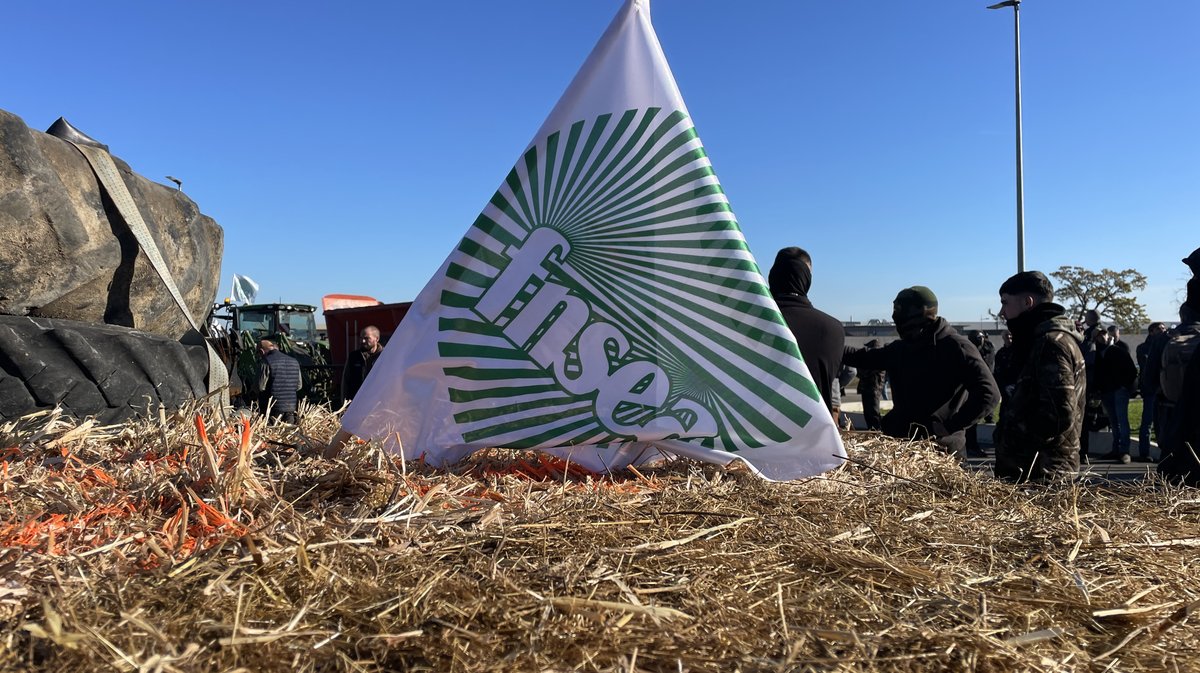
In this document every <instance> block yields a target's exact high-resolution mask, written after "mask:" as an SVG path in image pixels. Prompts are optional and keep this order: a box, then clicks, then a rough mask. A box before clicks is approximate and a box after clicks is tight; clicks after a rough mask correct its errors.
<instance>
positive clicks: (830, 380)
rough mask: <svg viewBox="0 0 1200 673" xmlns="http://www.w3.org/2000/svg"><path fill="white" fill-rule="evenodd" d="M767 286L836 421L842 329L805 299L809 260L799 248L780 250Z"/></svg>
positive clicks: (810, 265) (836, 322) (843, 332)
mask: <svg viewBox="0 0 1200 673" xmlns="http://www.w3.org/2000/svg"><path fill="white" fill-rule="evenodd" d="M767 283H768V284H769V285H770V289H771V296H772V297H773V298H774V299H775V303H776V304H778V305H779V312H780V313H782V314H783V319H784V321H785V322H786V323H787V326H788V329H790V330H791V331H792V334H793V335H794V336H795V337H796V345H798V346H799V347H800V356H801V357H802V358H803V359H804V364H805V365H807V366H808V372H809V374H811V375H812V377H813V382H814V383H816V384H817V390H820V391H821V397H822V398H823V399H824V400H825V405H826V406H827V407H829V411H830V413H831V414H832V415H833V417H834V419H835V420H836V419H837V417H838V414H839V411H840V408H841V391H840V389H839V385H838V372H840V371H841V369H842V348H843V347H844V346H845V344H846V329H845V328H844V327H843V326H842V322H841V321H840V320H838V319H837V318H834V317H833V316H831V315H829V314H827V313H824V312H822V311H818V310H817V309H816V308H813V305H812V302H811V301H809V299H808V289H809V288H810V287H811V286H812V257H810V256H809V254H808V253H807V252H806V251H805V250H804V249H802V248H795V247H792V248H784V249H783V250H780V251H779V252H778V254H776V255H775V263H774V264H772V265H771V272H770V273H769V274H768V275H767Z"/></svg>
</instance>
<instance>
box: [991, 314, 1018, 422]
mask: <svg viewBox="0 0 1200 673" xmlns="http://www.w3.org/2000/svg"><path fill="white" fill-rule="evenodd" d="M1000 338H1001V340H1002V341H1003V342H1004V345H1003V346H1001V347H1000V350H998V351H996V364H995V366H994V367H992V375H993V376H994V377H996V385H997V386H998V387H999V388H1000V404H1001V405H1003V404H1005V403H1007V402H1008V398H1009V396H1011V395H1012V388H1013V386H1015V385H1016V383H1017V374H1019V373H1020V372H1019V371H1018V370H1017V368H1016V363H1015V362H1013V355H1014V354H1015V350H1014V349H1013V345H1012V343H1013V340H1012V332H1010V331H1008V330H1004V333H1003V334H1002V335H1001V336H1000Z"/></svg>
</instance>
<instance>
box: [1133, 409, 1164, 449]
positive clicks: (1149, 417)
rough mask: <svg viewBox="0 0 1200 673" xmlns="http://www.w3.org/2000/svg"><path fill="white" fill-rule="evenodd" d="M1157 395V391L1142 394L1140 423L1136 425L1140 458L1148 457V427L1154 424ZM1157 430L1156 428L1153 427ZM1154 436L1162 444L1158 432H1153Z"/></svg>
mask: <svg viewBox="0 0 1200 673" xmlns="http://www.w3.org/2000/svg"><path fill="white" fill-rule="evenodd" d="M1156 397H1158V394H1157V393H1150V394H1149V395H1142V424H1141V425H1140V426H1138V455H1139V456H1141V457H1142V458H1149V457H1150V428H1151V427H1152V426H1153V425H1154V411H1155V409H1154V402H1155V399H1154V398H1156ZM1155 430H1157V428H1155ZM1154 438H1155V439H1157V440H1158V443H1159V444H1162V437H1159V436H1158V433H1157V432H1155V433H1154Z"/></svg>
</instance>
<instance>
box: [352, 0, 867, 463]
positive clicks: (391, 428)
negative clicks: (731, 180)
mask: <svg viewBox="0 0 1200 673" xmlns="http://www.w3.org/2000/svg"><path fill="white" fill-rule="evenodd" d="M343 427H344V429H346V430H349V431H350V432H353V433H354V434H356V435H358V436H360V437H364V438H370V439H379V440H383V441H384V442H385V445H387V446H388V447H389V448H390V449H392V450H400V449H401V447H402V450H403V452H404V455H405V456H406V457H408V458H415V457H417V456H421V455H424V456H425V459H426V460H427V461H429V462H432V463H434V464H449V463H453V462H456V461H458V460H460V459H461V458H463V457H465V456H467V455H468V454H470V453H471V452H473V451H475V450H478V449H481V448H486V447H507V448H517V449H538V450H541V451H546V452H549V453H552V454H555V455H558V456H562V457H565V458H568V459H569V460H570V461H571V462H573V463H577V464H580V465H583V466H584V467H587V468H590V469H593V470H597V471H603V470H611V469H619V468H622V467H625V466H627V465H629V464H631V463H638V462H643V461H645V460H648V459H651V458H655V457H658V456H660V455H663V454H666V455H679V456H687V457H690V458H696V459H700V460H705V461H709V462H715V463H719V464H722V465H724V464H728V463H730V462H731V461H734V460H739V459H740V460H742V461H744V462H745V463H746V464H748V466H749V467H751V468H752V469H753V470H754V471H755V472H756V473H758V474H760V475H762V476H764V477H767V478H770V479H779V480H784V479H795V478H799V477H805V476H810V475H813V474H817V473H820V472H823V471H825V470H828V469H830V468H833V467H835V466H837V465H839V464H840V463H841V462H842V460H843V458H844V456H845V452H844V449H843V447H842V443H841V440H840V438H839V436H838V433H837V430H836V428H835V427H834V424H833V420H832V419H831V418H830V415H829V412H828V410H827V409H826V407H825V405H824V403H823V402H822V401H821V395H820V394H819V393H818V392H817V389H816V386H815V385H814V384H813V381H812V378H811V376H810V375H809V373H808V369H807V368H806V367H805V366H804V363H803V362H802V361H801V358H800V352H799V350H798V349H797V347H796V342H795V339H794V338H793V337H792V334H791V332H789V331H788V328H787V326H786V325H785V324H784V321H783V319H782V317H781V316H780V314H779V309H778V307H777V306H776V305H775V302H774V300H772V299H771V295H770V293H769V292H768V290H767V286H766V283H765V281H764V280H763V277H762V274H761V273H760V271H759V268H758V265H757V264H756V263H755V261H754V258H753V257H752V256H751V255H750V251H749V249H748V248H747V246H746V241H745V239H744V238H743V237H742V233H741V231H740V229H739V228H738V224H737V221H736V220H735V218H734V216H733V212H732V211H731V210H730V207H729V202H728V200H727V199H726V197H725V194H724V192H723V191H722V190H721V185H720V183H719V182H718V181H717V177H716V174H715V173H714V172H713V169H712V165H711V164H710V162H709V160H708V157H707V156H706V154H705V151H704V146H703V145H702V144H701V142H700V138H699V137H698V136H697V135H696V131H695V129H694V128H693V127H692V120H691V118H690V117H689V116H688V112H687V108H686V107H685V106H684V104H683V99H682V97H681V96H680V94H679V89H678V88H677V87H676V85H675V79H674V77H672V75H671V71H670V69H669V68H668V66H667V62H666V58H665V57H664V55H663V52H662V47H661V46H660V45H659V43H658V38H657V37H656V36H655V34H654V29H653V27H652V26H651V24H650V12H649V3H648V2H647V0H628V1H627V2H626V3H625V5H624V6H623V7H622V8H621V10H620V12H618V14H617V16H616V18H614V19H613V22H612V24H611V25H610V26H609V27H608V30H607V31H606V32H605V33H604V36H603V37H601V38H600V42H599V44H597V45H596V47H595V49H594V50H593V51H592V53H591V55H590V56H589V57H588V59H587V62H585V63H584V65H583V67H582V68H581V69H580V71H579V73H578V74H577V75H576V76H575V79H574V80H573V81H572V82H571V85H570V86H569V87H568V88H567V91H566V93H565V94H563V96H562V98H561V99H560V100H559V102H558V104H557V105H556V106H555V108H554V110H553V112H551V113H550V116H549V118H548V119H547V120H546V122H545V123H544V124H543V125H542V128H541V130H540V131H538V133H537V135H536V136H535V137H534V140H533V142H532V143H531V144H530V146H529V148H528V149H527V150H526V151H525V152H524V153H523V154H522V155H521V158H520V159H519V160H518V161H517V163H516V166H515V167H513V169H512V171H510V172H509V174H508V177H507V178H505V180H504V182H503V184H501V186H500V188H499V189H498V190H497V191H496V193H495V194H494V195H493V196H492V198H491V200H490V201H489V202H488V205H487V207H486V208H485V209H484V211H483V213H482V214H481V215H480V216H479V218H478V219H476V220H475V223H474V224H473V225H472V226H471V228H470V229H469V230H468V231H467V233H466V235H465V236H464V237H463V239H462V241H461V242H460V243H459V244H458V247H457V248H456V249H455V250H454V251H453V252H452V253H451V254H450V256H449V258H448V259H447V260H446V261H445V262H444V263H443V264H442V266H441V268H440V269H439V270H438V272H437V274H436V275H435V276H434V277H433V279H432V280H430V282H429V284H428V285H426V287H425V289H424V290H423V291H422V292H421V294H420V296H418V297H417V299H416V301H415V302H414V303H413V306H412V308H411V309H410V311H409V313H408V315H407V317H405V319H404V321H403V322H402V323H401V324H400V327H399V329H398V331H397V332H396V334H395V335H394V336H393V337H392V339H391V341H390V342H389V344H388V347H387V348H386V349H385V350H384V352H383V355H381V356H380V359H379V361H378V362H377V363H376V364H375V366H374V367H373V369H372V371H371V374H370V376H369V377H368V378H367V380H366V381H365V382H364V384H363V386H362V388H361V389H360V390H359V392H358V395H357V396H356V397H355V399H354V402H353V404H351V406H350V408H349V409H348V410H347V411H346V414H345V417H344V418H343Z"/></svg>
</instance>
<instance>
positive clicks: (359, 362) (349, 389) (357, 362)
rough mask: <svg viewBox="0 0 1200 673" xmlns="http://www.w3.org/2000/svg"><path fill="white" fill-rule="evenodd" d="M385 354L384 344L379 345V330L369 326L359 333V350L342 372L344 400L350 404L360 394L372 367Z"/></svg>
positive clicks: (352, 355)
mask: <svg viewBox="0 0 1200 673" xmlns="http://www.w3.org/2000/svg"><path fill="white" fill-rule="evenodd" d="M382 353H383V344H381V343H379V328H378V327H376V326H374V325H369V326H367V327H364V328H362V331H360V332H359V333H358V350H356V351H354V352H353V353H351V354H350V357H348V358H346V368H345V369H344V370H343V371H342V400H343V401H346V402H349V401H350V400H352V399H354V396H355V395H357V394H358V389H359V388H361V387H362V384H363V381H366V380H367V374H370V373H371V367H374V366H375V361H376V360H378V359H379V356H380V355H381V354H382Z"/></svg>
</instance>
